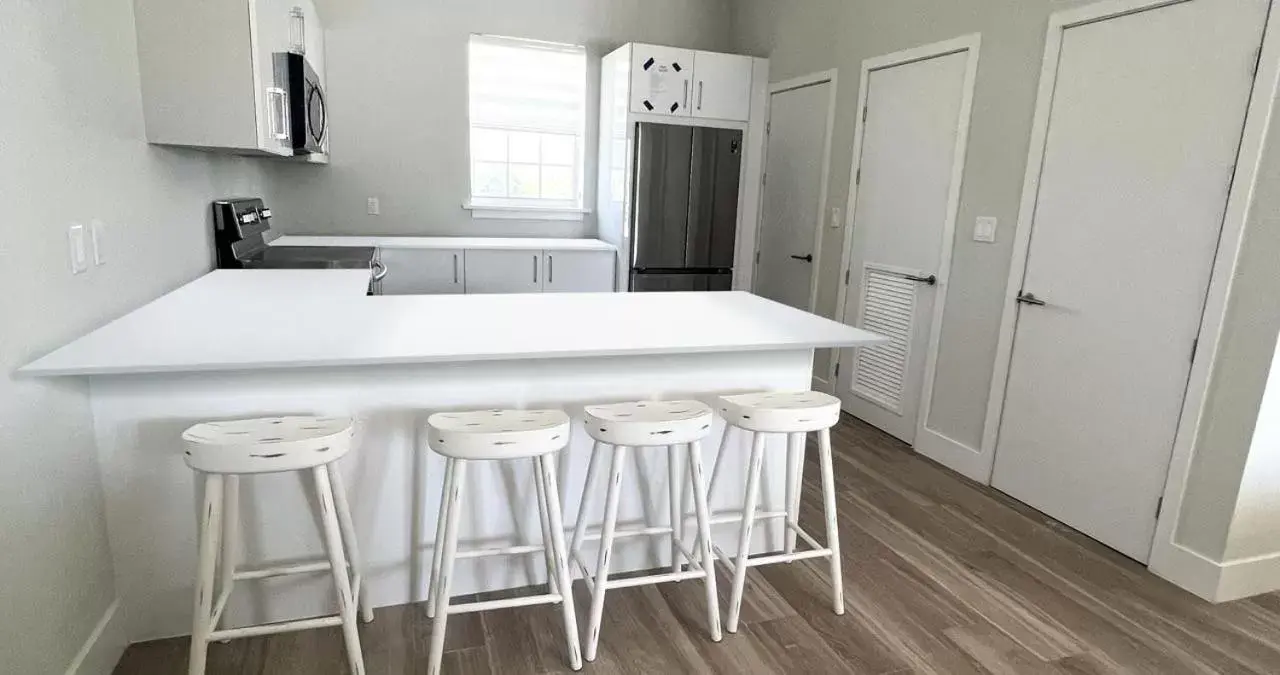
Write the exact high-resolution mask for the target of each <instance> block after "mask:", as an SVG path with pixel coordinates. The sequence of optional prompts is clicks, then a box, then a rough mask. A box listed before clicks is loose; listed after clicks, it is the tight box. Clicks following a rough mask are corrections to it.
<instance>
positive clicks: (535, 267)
mask: <svg viewBox="0 0 1280 675" xmlns="http://www.w3.org/2000/svg"><path fill="white" fill-rule="evenodd" d="M533 283H535V284H536V283H538V256H536V255H535V256H533Z"/></svg>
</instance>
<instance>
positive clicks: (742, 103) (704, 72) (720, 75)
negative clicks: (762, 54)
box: [691, 52, 753, 122]
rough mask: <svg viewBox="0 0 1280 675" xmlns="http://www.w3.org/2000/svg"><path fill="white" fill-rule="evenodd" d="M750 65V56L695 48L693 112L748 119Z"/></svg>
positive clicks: (749, 108)
mask: <svg viewBox="0 0 1280 675" xmlns="http://www.w3.org/2000/svg"><path fill="white" fill-rule="evenodd" d="M752 65H753V60H752V59H751V57H750V56H739V55H737V54H718V53H716V52H698V53H697V54H696V55H695V57H694V63H693V93H692V96H691V98H692V103H691V107H692V108H693V110H692V114H693V116H694V117H708V118H712V119H719V120H738V121H741V122H745V121H747V119H748V118H750V117H751V68H752Z"/></svg>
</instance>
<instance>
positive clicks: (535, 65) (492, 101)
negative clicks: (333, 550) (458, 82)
mask: <svg viewBox="0 0 1280 675" xmlns="http://www.w3.org/2000/svg"><path fill="white" fill-rule="evenodd" d="M469 63H470V76H471V80H470V82H471V203H470V206H471V208H473V209H507V210H512V209H522V210H531V211H534V210H541V211H555V210H560V211H578V212H580V211H581V209H582V184H583V176H582V174H583V152H584V143H583V138H584V121H585V118H586V100H587V57H586V52H585V50H584V49H583V48H581V47H575V46H572V45H562V44H555V43H549V42H535V41H531V40H517V39H514V38H503V37H493V36H489V35H472V36H471V44H470V47H469Z"/></svg>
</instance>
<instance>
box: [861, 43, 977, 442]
mask: <svg viewBox="0 0 1280 675" xmlns="http://www.w3.org/2000/svg"><path fill="white" fill-rule="evenodd" d="M979 45H980V38H979V36H977V35H971V36H966V37H962V38H958V39H955V40H949V41H947V42H943V43H938V44H934V45H926V46H924V47H918V48H915V49H911V50H907V51H905V52H898V53H895V54H889V55H886V56H881V57H877V58H874V59H868V60H867V61H866V62H864V63H863V74H862V91H861V94H860V96H859V102H860V104H861V105H860V110H862V111H863V112H862V113H861V114H860V116H859V119H858V123H857V127H858V128H857V130H856V132H855V139H856V140H855V147H854V160H853V175H852V176H851V181H850V183H851V185H850V192H849V194H850V198H849V225H848V227H847V228H846V245H845V253H844V265H843V269H844V270H846V272H847V276H846V277H845V278H846V280H847V286H846V287H845V288H844V289H842V293H841V296H842V297H841V306H842V308H843V313H844V321H845V322H846V323H851V324H854V325H857V326H859V327H863V328H866V329H867V330H872V331H875V332H879V333H881V334H884V335H886V336H888V337H891V338H892V339H893V342H892V343H891V344H889V345H885V346H883V347H876V348H869V349H860V350H857V351H856V352H855V351H852V350H849V351H846V352H845V353H843V354H841V356H840V359H839V361H838V363H839V364H840V370H839V376H838V377H837V378H836V383H837V384H836V386H837V391H838V393H839V395H840V397H841V399H842V400H843V401H844V406H845V410H847V411H849V412H850V413H852V414H854V415H855V416H857V417H859V418H861V419H864V420H866V421H867V422H870V423H871V424H873V425H875V426H877V427H879V428H881V429H884V430H885V431H887V432H888V433H890V434H892V435H894V436H896V437H898V438H900V439H902V440H903V441H905V442H907V443H914V442H915V441H916V439H917V430H918V427H920V426H924V423H925V420H926V416H927V415H926V414H923V413H927V399H928V396H929V394H930V392H931V390H932V384H933V361H934V356H935V354H936V351H937V340H938V329H939V327H940V324H941V321H940V318H941V314H942V310H943V305H944V302H945V291H946V288H947V277H948V274H949V270H950V262H951V250H952V245H953V242H954V231H955V217H956V211H957V208H958V205H959V194H960V184H961V178H962V172H963V167H964V155H965V150H966V147H967V142H968V129H969V119H970V112H971V110H972V100H973V87H974V83H975V81H976V73H977V61H978V50H979ZM931 282H932V283H931ZM917 449H919V448H917Z"/></svg>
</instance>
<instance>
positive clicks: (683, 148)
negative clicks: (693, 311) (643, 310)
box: [631, 123, 742, 292]
mask: <svg viewBox="0 0 1280 675" xmlns="http://www.w3.org/2000/svg"><path fill="white" fill-rule="evenodd" d="M635 157H636V182H635V186H634V190H635V202H634V203H635V209H634V210H633V214H634V215H633V219H632V222H631V290H632V291H640V292H644V291H727V290H729V289H730V287H731V285H732V281H733V254H734V248H735V244H736V238H737V230H738V180H739V177H740V172H739V170H740V169H741V167H742V132H741V131H736V130H732V129H711V128H705V127H690V126H677V125H671V124H652V123H643V124H640V125H639V129H638V132H637V133H636V153H635Z"/></svg>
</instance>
